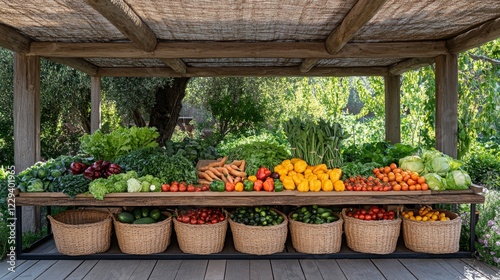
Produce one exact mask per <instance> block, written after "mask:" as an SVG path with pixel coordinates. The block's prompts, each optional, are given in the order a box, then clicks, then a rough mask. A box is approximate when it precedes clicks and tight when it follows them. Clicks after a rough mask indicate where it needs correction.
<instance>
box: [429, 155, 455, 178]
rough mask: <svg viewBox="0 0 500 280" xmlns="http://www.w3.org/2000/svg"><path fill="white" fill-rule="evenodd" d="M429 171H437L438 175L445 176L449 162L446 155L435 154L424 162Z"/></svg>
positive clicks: (448, 168)
mask: <svg viewBox="0 0 500 280" xmlns="http://www.w3.org/2000/svg"><path fill="white" fill-rule="evenodd" d="M426 167H427V170H428V171H429V172H433V173H437V174H438V175H440V176H446V174H447V173H448V171H450V164H449V161H448V159H447V158H446V157H443V156H437V157H434V158H432V159H431V160H430V161H429V162H427V163H426Z"/></svg>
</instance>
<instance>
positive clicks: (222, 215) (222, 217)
mask: <svg viewBox="0 0 500 280" xmlns="http://www.w3.org/2000/svg"><path fill="white" fill-rule="evenodd" d="M225 219H226V217H225V216H224V214H220V216H219V221H221V222H222V221H224V220H225Z"/></svg>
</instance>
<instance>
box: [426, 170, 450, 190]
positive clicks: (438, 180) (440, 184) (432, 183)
mask: <svg viewBox="0 0 500 280" xmlns="http://www.w3.org/2000/svg"><path fill="white" fill-rule="evenodd" d="M423 177H424V178H425V183H426V184H427V185H428V186H429V189H430V190H431V191H444V190H445V189H446V180H445V179H443V178H442V177H441V176H439V175H438V174H436V173H427V174H425V175H424V176H423Z"/></svg>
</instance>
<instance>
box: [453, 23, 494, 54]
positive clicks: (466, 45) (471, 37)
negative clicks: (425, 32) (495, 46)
mask: <svg viewBox="0 0 500 280" xmlns="http://www.w3.org/2000/svg"><path fill="white" fill-rule="evenodd" d="M498 37H500V17H499V18H496V19H492V20H489V21H487V22H485V23H483V24H481V25H480V26H478V27H476V28H473V29H471V30H469V31H467V32H464V33H462V34H460V35H457V36H455V37H454V38H451V39H450V40H448V41H447V42H446V46H447V47H448V50H449V51H450V53H460V52H464V51H466V50H469V49H472V48H475V47H479V46H481V45H482V44H484V43H487V42H489V41H493V40H495V39H496V38H498Z"/></svg>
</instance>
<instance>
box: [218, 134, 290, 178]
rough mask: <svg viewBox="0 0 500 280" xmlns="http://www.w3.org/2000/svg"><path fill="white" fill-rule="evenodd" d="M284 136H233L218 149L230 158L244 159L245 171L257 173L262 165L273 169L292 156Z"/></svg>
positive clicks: (250, 173) (249, 173)
mask: <svg viewBox="0 0 500 280" xmlns="http://www.w3.org/2000/svg"><path fill="white" fill-rule="evenodd" d="M282 137H283V136H282V135H281V136H275V135H273V134H271V133H263V134H260V135H253V136H248V137H241V138H231V139H230V140H224V141H223V142H221V143H220V144H219V145H218V146H217V151H218V152H219V153H220V154H221V155H225V156H228V157H229V160H240V159H244V160H245V161H246V165H245V172H246V173H247V174H248V175H255V174H256V173H257V170H258V169H259V167H261V166H265V167H267V168H271V169H272V168H274V166H276V165H278V164H279V163H280V162H281V161H283V160H284V159H286V158H290V156H291V153H290V147H289V146H288V144H284V143H283V140H282ZM280 139H281V140H280Z"/></svg>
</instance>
